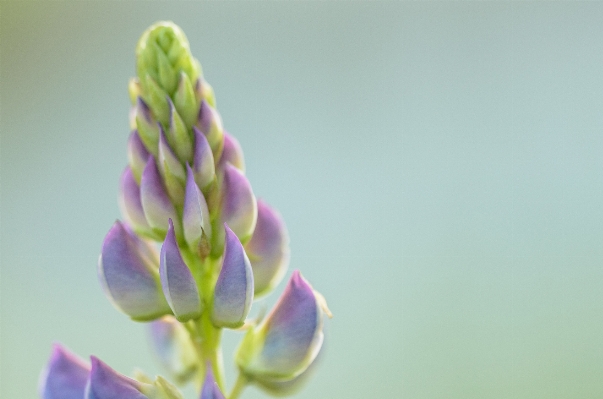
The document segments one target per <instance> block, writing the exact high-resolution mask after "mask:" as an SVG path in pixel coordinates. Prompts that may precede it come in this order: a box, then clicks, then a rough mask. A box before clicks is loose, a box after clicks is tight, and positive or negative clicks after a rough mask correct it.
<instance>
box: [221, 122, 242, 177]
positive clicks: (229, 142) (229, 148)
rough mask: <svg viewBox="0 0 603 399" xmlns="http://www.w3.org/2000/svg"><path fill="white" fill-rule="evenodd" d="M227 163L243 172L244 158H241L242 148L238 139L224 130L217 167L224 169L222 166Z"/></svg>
mask: <svg viewBox="0 0 603 399" xmlns="http://www.w3.org/2000/svg"><path fill="white" fill-rule="evenodd" d="M227 163H229V164H231V165H232V166H234V167H235V168H237V169H239V170H240V171H241V172H245V160H244V158H243V149H242V148H241V145H240V144H239V141H238V140H237V139H236V138H234V137H233V136H231V135H230V134H228V133H227V132H226V131H224V148H223V149H222V156H221V157H220V162H219V168H220V169H224V166H226V164H227Z"/></svg>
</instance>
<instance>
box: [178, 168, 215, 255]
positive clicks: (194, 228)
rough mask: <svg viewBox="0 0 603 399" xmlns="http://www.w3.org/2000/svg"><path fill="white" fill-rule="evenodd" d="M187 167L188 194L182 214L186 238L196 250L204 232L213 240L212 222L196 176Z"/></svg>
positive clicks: (186, 194)
mask: <svg viewBox="0 0 603 399" xmlns="http://www.w3.org/2000/svg"><path fill="white" fill-rule="evenodd" d="M186 167H187V172H188V176H187V179H186V193H185V196H184V210H183V214H182V225H183V229H184V238H185V239H186V242H187V243H188V245H189V246H190V247H191V248H192V249H195V248H197V246H198V245H199V242H200V241H201V237H202V236H203V232H205V235H206V236H207V238H208V239H209V238H211V220H210V216H209V210H208V209H207V202H206V201H205V197H204V196H203V194H201V191H199V187H197V183H195V176H194V175H193V170H192V169H191V168H190V166H188V165H187V166H186Z"/></svg>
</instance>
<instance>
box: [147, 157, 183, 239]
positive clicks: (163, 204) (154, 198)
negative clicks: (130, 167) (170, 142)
mask: <svg viewBox="0 0 603 399" xmlns="http://www.w3.org/2000/svg"><path fill="white" fill-rule="evenodd" d="M140 196H141V203H142V209H143V210H144V214H145V216H146V219H147V221H148V222H149V225H150V226H151V227H152V228H153V229H154V230H155V231H156V232H157V233H158V234H159V235H161V236H163V235H164V234H165V233H166V231H167V229H168V219H170V218H172V219H174V220H177V219H176V210H175V209H174V205H173V204H172V202H171V201H170V197H169V196H168V194H167V192H166V189H165V188H164V186H163V181H162V179H161V176H160V175H159V171H158V170H157V165H155V159H153V157H152V156H150V157H149V159H148V161H147V165H146V166H145V168H144V171H143V172H142V179H141V181H140Z"/></svg>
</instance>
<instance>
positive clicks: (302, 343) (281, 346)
mask: <svg viewBox="0 0 603 399" xmlns="http://www.w3.org/2000/svg"><path fill="white" fill-rule="evenodd" d="M321 302H322V300H320V299H318V296H317V294H316V293H315V292H314V290H313V289H312V287H311V286H310V284H308V282H307V281H306V280H305V279H304V278H303V277H302V276H301V274H300V273H299V271H295V272H294V273H293V275H292V276H291V279H290V280H289V284H288V285H287V287H286V288H285V291H284V292H283V294H282V295H281V297H280V298H279V300H278V302H277V304H276V305H275V307H274V308H273V310H272V311H271V312H270V314H269V315H268V317H267V318H266V319H265V320H264V321H262V323H261V324H260V325H259V326H257V327H255V328H252V329H250V330H249V332H248V333H247V334H246V335H245V337H244V339H243V342H241V345H240V346H239V349H238V350H237V354H236V360H237V364H238V366H239V368H240V370H241V372H242V373H244V374H245V375H247V376H249V378H251V379H252V380H257V381H262V380H266V381H272V382H274V381H288V380H291V379H293V378H295V377H297V376H298V375H300V374H301V373H302V372H304V370H306V369H307V368H308V366H309V365H310V364H311V363H312V362H313V361H314V359H315V358H316V355H317V354H318V351H319V350H320V347H321V345H322V341H323V332H322V315H323V311H322V309H321Z"/></svg>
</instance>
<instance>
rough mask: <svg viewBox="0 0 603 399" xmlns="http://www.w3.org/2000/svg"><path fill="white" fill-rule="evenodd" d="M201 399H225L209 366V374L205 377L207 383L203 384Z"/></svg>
mask: <svg viewBox="0 0 603 399" xmlns="http://www.w3.org/2000/svg"><path fill="white" fill-rule="evenodd" d="M200 399H224V395H223V394H222V391H220V387H219V386H218V383H217V382H216V380H215V379H214V374H213V373H212V371H211V367H209V366H208V367H207V374H206V375H205V381H204V382H203V389H202V390H201V398H200Z"/></svg>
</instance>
